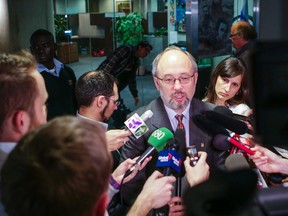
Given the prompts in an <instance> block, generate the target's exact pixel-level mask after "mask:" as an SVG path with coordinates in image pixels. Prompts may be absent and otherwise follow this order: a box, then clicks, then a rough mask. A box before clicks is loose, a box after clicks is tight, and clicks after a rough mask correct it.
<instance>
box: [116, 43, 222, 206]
mask: <svg viewBox="0 0 288 216" xmlns="http://www.w3.org/2000/svg"><path fill="white" fill-rule="evenodd" d="M152 74H153V76H154V83H155V86H156V88H157V89H158V91H159V93H160V97H159V98H158V99H155V100H154V101H152V102H151V103H150V104H148V105H146V106H144V107H142V108H140V109H138V110H137V111H136V112H137V113H138V114H139V115H141V114H142V113H144V112H145V111H146V110H151V111H152V112H153V117H152V118H151V119H148V120H147V121H146V124H147V126H148V128H149V131H148V132H147V133H146V134H144V135H143V136H142V137H140V138H138V139H136V138H134V137H132V136H131V137H130V141H128V142H126V144H125V145H124V146H123V147H122V159H123V160H124V159H126V158H129V157H134V156H136V155H141V154H142V153H143V152H144V151H145V150H146V149H147V148H148V147H149V146H150V144H149V143H148V139H149V137H150V135H151V133H153V132H154V131H155V130H157V129H158V128H161V127H166V128H168V129H169V130H171V131H176V129H177V127H178V126H179V123H180V122H179V121H178V120H177V119H176V116H178V115H181V114H182V117H183V118H182V122H181V123H182V124H183V126H184V130H185V136H184V137H183V139H184V140H185V141H186V143H184V142H185V141H183V143H181V144H182V145H184V149H185V148H186V147H188V146H191V145H195V146H196V149H197V150H198V151H204V152H206V153H207V163H208V165H209V167H210V171H211V175H214V174H215V173H217V172H219V170H223V169H224V162H225V159H226V157H227V156H228V155H227V154H226V153H227V152H225V151H221V150H217V149H215V147H214V146H213V145H212V139H213V137H212V136H210V135H208V134H207V133H206V132H204V131H203V130H201V129H200V128H199V127H198V126H197V125H196V124H195V123H194V121H192V117H193V116H194V115H197V114H201V113H202V112H205V111H207V110H210V109H212V105H211V104H208V103H205V102H202V101H199V100H197V99H195V98H193V96H194V93H195V89H196V84H197V79H198V72H197V64H196V62H195V60H194V58H193V57H192V56H191V54H189V53H188V52H186V51H183V50H182V49H181V48H179V47H175V46H170V47H168V48H166V49H165V50H164V51H163V52H162V53H160V54H159V55H158V56H157V57H156V58H155V60H154V62H153V69H152ZM181 148H182V149H183V146H182V147H181ZM157 154H158V153H155V154H153V158H152V160H151V161H150V162H149V164H147V166H146V167H145V168H144V169H143V170H141V171H140V173H139V174H138V175H137V176H136V177H135V178H134V179H133V180H132V181H130V182H129V183H127V184H125V186H123V188H122V194H123V200H124V201H125V204H127V205H131V204H132V203H133V200H134V199H135V196H137V193H139V192H140V190H141V187H142V186H143V184H144V183H145V181H146V179H147V176H149V175H150V174H151V173H152V172H153V171H154V170H155V169H156V161H157V158H158V155H157ZM182 180H183V181H182V183H183V184H182V191H184V190H185V188H187V186H188V185H187V181H186V177H183V178H182Z"/></svg>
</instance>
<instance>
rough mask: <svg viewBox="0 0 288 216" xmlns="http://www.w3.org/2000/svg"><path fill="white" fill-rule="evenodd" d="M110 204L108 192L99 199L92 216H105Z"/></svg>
mask: <svg viewBox="0 0 288 216" xmlns="http://www.w3.org/2000/svg"><path fill="white" fill-rule="evenodd" d="M108 202H109V199H108V194H107V192H105V193H104V194H102V195H101V197H100V198H99V199H98V201H97V203H95V204H94V206H93V213H92V216H99V215H105V211H106V209H107V206H108Z"/></svg>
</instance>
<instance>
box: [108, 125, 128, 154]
mask: <svg viewBox="0 0 288 216" xmlns="http://www.w3.org/2000/svg"><path fill="white" fill-rule="evenodd" d="M130 135H132V133H131V132H130V131H129V130H125V129H123V130H120V129H113V130H108V131H106V140H107V144H108V150H109V151H115V150H117V149H119V148H120V147H121V146H123V145H124V144H125V142H127V141H128V140H129V136H130Z"/></svg>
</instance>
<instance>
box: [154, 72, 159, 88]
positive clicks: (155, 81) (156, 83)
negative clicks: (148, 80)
mask: <svg viewBox="0 0 288 216" xmlns="http://www.w3.org/2000/svg"><path fill="white" fill-rule="evenodd" d="M153 79H154V84H155V86H156V88H157V90H158V91H159V83H158V79H157V77H155V76H154V77H153Z"/></svg>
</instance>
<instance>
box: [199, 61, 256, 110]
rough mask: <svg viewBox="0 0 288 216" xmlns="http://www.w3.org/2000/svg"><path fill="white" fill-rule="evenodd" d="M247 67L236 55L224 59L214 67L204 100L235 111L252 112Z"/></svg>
mask: <svg viewBox="0 0 288 216" xmlns="http://www.w3.org/2000/svg"><path fill="white" fill-rule="evenodd" d="M246 73H247V72H246V68H245V66H244V64H243V62H242V61H241V60H240V59H239V58H236V57H228V58H226V59H224V60H222V61H221V62H220V63H219V64H218V65H217V67H216V68H215V69H214V71H213V74H212V77H211V79H210V84H209V86H208V89H207V92H206V95H205V98H204V99H203V101H206V102H209V103H212V104H215V105H216V106H226V107H228V108H229V109H230V110H231V111H232V112H233V113H237V114H240V115H249V114H251V111H252V110H251V109H250V108H249V106H248V105H247V104H246V103H247V101H248V82H247V77H246V76H247V74H246Z"/></svg>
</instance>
